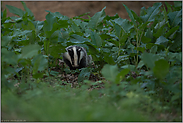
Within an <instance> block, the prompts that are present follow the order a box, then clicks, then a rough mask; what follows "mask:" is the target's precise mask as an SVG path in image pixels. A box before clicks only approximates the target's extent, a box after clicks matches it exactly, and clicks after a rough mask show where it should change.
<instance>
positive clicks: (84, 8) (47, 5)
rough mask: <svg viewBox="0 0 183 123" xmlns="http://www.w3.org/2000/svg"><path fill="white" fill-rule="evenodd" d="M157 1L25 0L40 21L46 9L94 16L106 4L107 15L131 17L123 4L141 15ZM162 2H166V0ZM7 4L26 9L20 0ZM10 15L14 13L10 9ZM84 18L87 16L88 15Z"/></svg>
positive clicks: (5, 2)
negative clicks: (141, 11) (142, 9)
mask: <svg viewBox="0 0 183 123" xmlns="http://www.w3.org/2000/svg"><path fill="white" fill-rule="evenodd" d="M155 2H159V1H154V2H153V1H148V2H146V1H140V2H139V1H135V2H132V1H128V2H127V1H114V2H113V1H100V2H99V1H51V2H50V1H25V3H26V5H27V7H28V8H29V9H30V10H31V11H32V12H33V14H34V16H35V19H36V20H39V21H44V20H45V16H46V15H47V14H48V12H46V11H45V10H49V11H51V12H60V13H61V14H62V15H66V16H68V17H74V16H78V15H81V14H84V13H86V12H90V14H89V15H90V16H93V15H94V14H95V13H96V12H98V11H101V10H102V8H104V7H105V6H106V9H105V12H106V15H109V16H113V15H115V14H116V13H118V15H119V16H120V17H121V18H123V19H129V17H128V13H127V12H126V10H125V8H124V6H123V4H125V5H126V6H127V7H128V8H129V9H131V10H133V11H135V12H136V13H137V14H138V15H139V14H140V9H141V8H142V7H143V6H144V7H145V8H146V9H147V8H148V7H151V6H152V5H153V4H154V3H155ZM122 3H123V4H122ZM162 3H163V4H164V3H165V2H162ZM168 3H169V4H172V5H173V2H170V1H168ZM6 5H11V6H15V7H17V8H20V9H23V10H24V8H23V6H22V3H21V2H20V1H17V2H14V1H3V2H1V10H4V9H5V8H6ZM8 16H14V15H13V14H12V13H10V12H9V11H8ZM84 18H87V16H85V17H84Z"/></svg>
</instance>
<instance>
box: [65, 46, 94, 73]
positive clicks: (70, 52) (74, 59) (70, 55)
mask: <svg viewBox="0 0 183 123" xmlns="http://www.w3.org/2000/svg"><path fill="white" fill-rule="evenodd" d="M66 51H67V52H65V53H64V54H63V60H64V62H65V63H66V64H67V65H68V66H69V67H70V69H71V70H75V69H77V68H78V69H80V68H83V67H86V66H87V65H88V64H89V63H90V62H91V60H92V58H91V56H87V52H86V50H85V49H84V48H83V47H80V46H76V45H73V46H69V47H67V48H66Z"/></svg>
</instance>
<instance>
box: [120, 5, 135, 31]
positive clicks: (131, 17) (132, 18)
mask: <svg viewBox="0 0 183 123" xmlns="http://www.w3.org/2000/svg"><path fill="white" fill-rule="evenodd" d="M123 6H124V7H125V9H126V11H127V12H128V15H129V17H130V19H131V21H132V22H133V24H134V25H135V27H137V23H136V22H135V18H134V16H133V14H132V12H131V10H130V9H129V8H128V7H127V6H126V5H124V4H123Z"/></svg>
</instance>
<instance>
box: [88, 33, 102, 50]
mask: <svg viewBox="0 0 183 123" xmlns="http://www.w3.org/2000/svg"><path fill="white" fill-rule="evenodd" d="M90 36H91V40H92V43H93V44H94V45H96V46H97V47H101V46H102V39H101V37H100V36H99V34H98V33H97V32H95V31H91V32H90Z"/></svg>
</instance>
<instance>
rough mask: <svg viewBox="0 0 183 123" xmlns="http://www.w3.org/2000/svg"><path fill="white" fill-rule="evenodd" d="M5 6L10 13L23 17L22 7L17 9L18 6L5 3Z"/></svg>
mask: <svg viewBox="0 0 183 123" xmlns="http://www.w3.org/2000/svg"><path fill="white" fill-rule="evenodd" d="M6 7H7V8H8V10H9V11H10V12H11V13H13V14H15V15H18V16H20V17H23V15H24V11H23V10H22V9H19V8H17V7H14V6H10V5H6Z"/></svg>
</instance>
